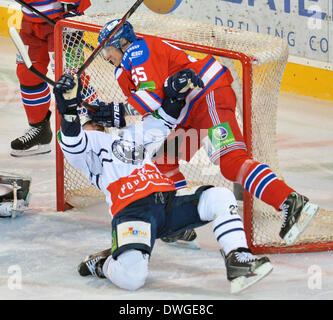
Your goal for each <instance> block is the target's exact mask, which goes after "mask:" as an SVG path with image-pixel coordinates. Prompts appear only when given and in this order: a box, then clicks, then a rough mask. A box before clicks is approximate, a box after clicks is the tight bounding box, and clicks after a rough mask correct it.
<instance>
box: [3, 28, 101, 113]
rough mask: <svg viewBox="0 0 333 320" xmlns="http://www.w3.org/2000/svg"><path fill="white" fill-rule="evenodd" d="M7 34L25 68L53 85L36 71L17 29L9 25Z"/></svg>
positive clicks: (87, 105) (91, 108)
mask: <svg viewBox="0 0 333 320" xmlns="http://www.w3.org/2000/svg"><path fill="white" fill-rule="evenodd" d="M9 34H10V37H11V38H12V40H13V42H14V44H15V47H16V49H17V50H18V52H19V53H20V55H21V57H22V59H23V62H24V64H25V66H26V67H27V69H28V70H29V71H31V72H32V73H34V74H35V75H36V76H37V77H39V78H40V79H42V80H44V81H45V82H47V83H48V84H50V85H51V86H53V87H54V86H55V84H56V83H55V82H54V81H53V80H51V79H50V78H48V77H47V76H45V75H44V74H42V73H41V72H40V71H38V70H37V69H36V68H35V67H34V66H33V64H32V62H31V59H30V57H29V54H28V51H27V50H26V48H25V45H24V43H23V41H22V39H21V37H20V35H19V33H18V32H17V30H16V29H15V28H14V27H10V28H9ZM82 104H83V105H84V106H85V107H86V108H87V109H89V110H90V111H92V112H96V109H95V108H94V106H92V105H90V104H88V103H86V102H85V101H83V102H82Z"/></svg>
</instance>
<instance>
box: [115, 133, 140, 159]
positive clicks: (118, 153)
mask: <svg viewBox="0 0 333 320" xmlns="http://www.w3.org/2000/svg"><path fill="white" fill-rule="evenodd" d="M112 152H113V154H114V155H115V157H116V158H117V159H118V160H120V161H122V162H124V163H128V164H141V163H142V161H143V159H144V155H145V148H144V146H143V145H139V144H137V143H135V142H134V141H128V140H124V139H118V140H115V141H114V142H113V144H112Z"/></svg>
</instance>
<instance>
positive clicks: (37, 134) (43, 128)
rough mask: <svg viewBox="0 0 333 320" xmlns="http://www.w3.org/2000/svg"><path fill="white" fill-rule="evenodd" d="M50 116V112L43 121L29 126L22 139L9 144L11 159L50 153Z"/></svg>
mask: <svg viewBox="0 0 333 320" xmlns="http://www.w3.org/2000/svg"><path fill="white" fill-rule="evenodd" d="M50 116H51V111H48V113H47V115H46V118H45V119H44V120H43V121H41V122H39V123H34V124H30V128H29V129H28V130H26V132H25V133H24V135H23V136H22V137H19V138H17V139H15V140H13V141H12V142H11V148H12V150H11V153H10V154H11V155H12V156H13V157H27V156H31V155H37V154H43V153H48V152H50V151H51V140H52V131H51V127H50Z"/></svg>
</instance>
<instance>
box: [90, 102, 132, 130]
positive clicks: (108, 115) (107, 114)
mask: <svg viewBox="0 0 333 320" xmlns="http://www.w3.org/2000/svg"><path fill="white" fill-rule="evenodd" d="M94 108H95V110H96V112H94V113H93V112H91V111H90V110H88V115H89V117H90V118H91V120H92V121H93V122H95V123H96V124H98V125H100V126H103V127H116V128H122V127H125V126H126V120H125V106H124V104H123V103H118V102H111V103H109V104H105V103H104V102H100V103H99V104H98V105H96V106H95V105H94Z"/></svg>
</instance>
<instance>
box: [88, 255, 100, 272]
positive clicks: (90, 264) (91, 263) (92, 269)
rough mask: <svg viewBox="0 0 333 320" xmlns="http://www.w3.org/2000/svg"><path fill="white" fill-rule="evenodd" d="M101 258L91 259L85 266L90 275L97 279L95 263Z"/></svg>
mask: <svg viewBox="0 0 333 320" xmlns="http://www.w3.org/2000/svg"><path fill="white" fill-rule="evenodd" d="M100 259H101V258H100V257H97V258H94V259H91V260H89V261H87V262H86V266H87V267H88V269H89V271H90V273H91V274H92V275H93V276H95V277H97V274H96V270H95V267H96V263H97V262H98V261H99V260H100Z"/></svg>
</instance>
